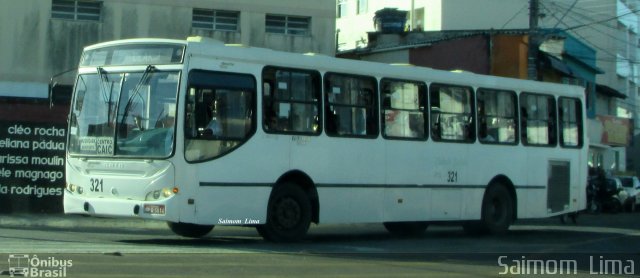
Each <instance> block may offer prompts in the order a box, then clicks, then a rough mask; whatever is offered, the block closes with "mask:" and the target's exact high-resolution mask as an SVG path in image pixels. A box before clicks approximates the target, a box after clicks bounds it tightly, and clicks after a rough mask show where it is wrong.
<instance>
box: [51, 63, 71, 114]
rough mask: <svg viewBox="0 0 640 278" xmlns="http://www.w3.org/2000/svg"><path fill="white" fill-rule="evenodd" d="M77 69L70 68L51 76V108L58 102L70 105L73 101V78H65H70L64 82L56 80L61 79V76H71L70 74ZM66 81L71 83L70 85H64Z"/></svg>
mask: <svg viewBox="0 0 640 278" xmlns="http://www.w3.org/2000/svg"><path fill="white" fill-rule="evenodd" d="M75 71H76V69H70V70H66V71H63V72H61V73H57V74H55V75H53V76H51V79H50V80H49V94H48V96H49V108H52V107H53V106H55V105H57V104H61V105H69V104H70V103H71V94H72V92H73V84H70V83H72V81H71V80H72V79H71V80H69V78H66V79H63V80H68V82H64V81H63V82H62V84H58V82H57V81H56V80H59V78H61V77H65V76H67V77H68V76H69V75H68V74H71V73H74V72H75ZM65 83H69V84H70V85H64V84H65Z"/></svg>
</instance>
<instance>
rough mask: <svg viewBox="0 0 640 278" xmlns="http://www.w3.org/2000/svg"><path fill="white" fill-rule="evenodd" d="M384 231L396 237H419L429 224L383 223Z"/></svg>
mask: <svg viewBox="0 0 640 278" xmlns="http://www.w3.org/2000/svg"><path fill="white" fill-rule="evenodd" d="M383 225H384V227H385V229H387V231H389V232H390V233H391V234H393V235H396V236H419V235H422V234H424V231H426V230H427V227H429V222H384V223H383Z"/></svg>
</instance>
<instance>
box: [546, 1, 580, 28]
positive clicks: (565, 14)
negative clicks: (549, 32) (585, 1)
mask: <svg viewBox="0 0 640 278" xmlns="http://www.w3.org/2000/svg"><path fill="white" fill-rule="evenodd" d="M576 3H578V0H575V1H573V4H571V7H569V8H568V9H567V10H566V11H565V12H564V14H563V15H562V17H561V18H560V19H558V22H557V23H556V25H555V26H553V28H554V29H555V28H556V27H558V25H560V23H561V22H562V20H563V19H564V17H565V16H567V14H568V13H569V12H570V11H571V10H572V9H573V7H575V6H576ZM542 7H544V8H545V9H546V7H545V6H544V4H542ZM554 17H555V16H554Z"/></svg>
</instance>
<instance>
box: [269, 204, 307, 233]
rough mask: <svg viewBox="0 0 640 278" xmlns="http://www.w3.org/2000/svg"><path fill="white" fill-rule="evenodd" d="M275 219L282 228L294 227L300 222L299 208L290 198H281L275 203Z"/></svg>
mask: <svg viewBox="0 0 640 278" xmlns="http://www.w3.org/2000/svg"><path fill="white" fill-rule="evenodd" d="M275 212H276V213H275V215H276V221H277V222H278V224H280V226H281V227H282V228H283V229H291V228H294V227H295V226H296V225H297V224H298V223H299V222H300V215H301V209H300V205H299V204H298V202H296V201H295V200H293V199H292V198H288V197H285V198H282V199H281V200H280V202H278V204H277V205H276V211H275Z"/></svg>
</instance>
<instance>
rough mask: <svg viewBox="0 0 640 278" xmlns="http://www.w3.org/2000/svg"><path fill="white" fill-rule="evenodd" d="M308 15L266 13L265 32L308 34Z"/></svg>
mask: <svg viewBox="0 0 640 278" xmlns="http://www.w3.org/2000/svg"><path fill="white" fill-rule="evenodd" d="M310 23H311V18H310V17H301V16H286V15H267V17H266V24H265V25H266V31H267V33H277V34H287V35H309V33H310V32H309V30H310V27H309V26H310Z"/></svg>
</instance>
